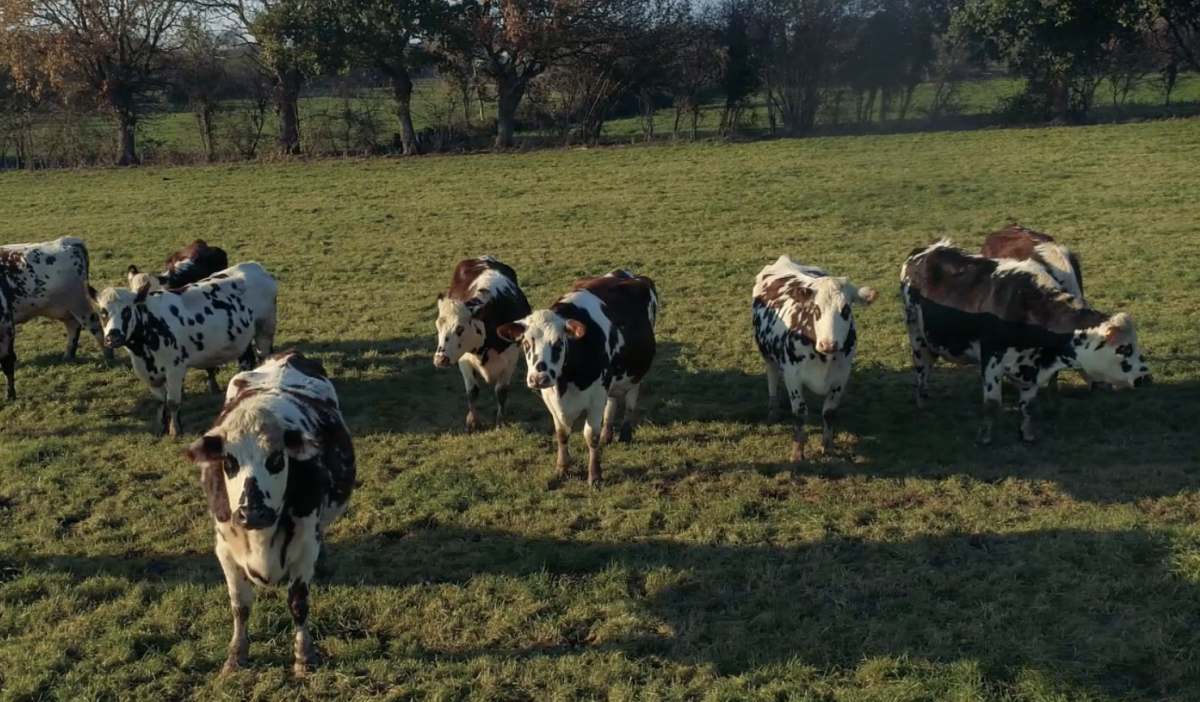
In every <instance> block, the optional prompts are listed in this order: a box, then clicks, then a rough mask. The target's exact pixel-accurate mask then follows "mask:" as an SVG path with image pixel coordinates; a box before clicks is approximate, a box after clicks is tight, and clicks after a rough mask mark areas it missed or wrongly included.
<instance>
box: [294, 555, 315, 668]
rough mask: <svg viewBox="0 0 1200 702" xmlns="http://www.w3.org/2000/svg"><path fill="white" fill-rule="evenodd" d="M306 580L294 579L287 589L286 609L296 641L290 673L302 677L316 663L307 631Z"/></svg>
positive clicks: (308, 579) (310, 636) (307, 582)
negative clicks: (290, 615)
mask: <svg viewBox="0 0 1200 702" xmlns="http://www.w3.org/2000/svg"><path fill="white" fill-rule="evenodd" d="M311 581H312V575H311V574H309V577H308V578H303V577H301V578H296V579H295V580H293V581H292V584H291V585H290V586H289V587H288V609H290V610H291V612H292V624H294V625H295V627H296V641H295V643H294V645H293V646H292V673H293V674H294V675H304V674H305V673H307V672H308V671H309V670H311V669H312V667H313V664H314V663H316V652H315V651H314V650H313V642H312V634H310V633H309V631H308V584H309V582H311Z"/></svg>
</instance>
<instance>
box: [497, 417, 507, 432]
mask: <svg viewBox="0 0 1200 702" xmlns="http://www.w3.org/2000/svg"><path fill="white" fill-rule="evenodd" d="M506 426H508V420H507V419H505V418H504V417H497V418H496V424H495V428H496V429H503V428H504V427H506Z"/></svg>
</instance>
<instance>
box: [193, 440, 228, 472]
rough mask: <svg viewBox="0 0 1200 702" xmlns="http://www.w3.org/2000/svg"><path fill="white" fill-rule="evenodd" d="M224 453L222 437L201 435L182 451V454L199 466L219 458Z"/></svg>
mask: <svg viewBox="0 0 1200 702" xmlns="http://www.w3.org/2000/svg"><path fill="white" fill-rule="evenodd" d="M224 453H225V440H224V439H222V438H221V437H219V436H202V437H200V438H199V439H196V440H195V441H194V442H193V443H192V445H191V446H189V447H188V449H187V450H186V451H184V452H183V456H184V458H187V459H188V460H189V461H191V462H192V463H194V464H196V465H198V466H199V465H204V464H205V463H209V462H211V461H216V460H219V459H220V458H221V456H222V454H224Z"/></svg>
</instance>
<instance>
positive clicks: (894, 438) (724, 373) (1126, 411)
mask: <svg viewBox="0 0 1200 702" xmlns="http://www.w3.org/2000/svg"><path fill="white" fill-rule="evenodd" d="M686 355H687V349H686V347H684V346H681V345H678V344H663V345H661V346H660V357H659V359H657V360H656V365H655V368H654V370H652V371H651V376H650V377H649V379H648V382H647V390H648V392H647V393H646V394H647V396H648V397H649V398H650V402H643V404H644V405H648V407H647V411H646V414H647V417H648V418H650V421H653V422H661V423H664V424H672V423H676V424H677V425H678V426H677V427H674V428H673V431H672V432H671V436H669V437H661V436H660V437H659V438H658V439H651V440H650V441H651V442H653V441H655V440H657V441H660V442H662V441H666V442H670V441H676V440H679V439H681V438H682V439H690V440H695V441H704V440H705V435H709V436H711V437H713V438H719V439H721V440H725V441H732V442H735V443H736V442H737V441H740V440H742V439H745V438H748V437H759V438H760V440H768V439H765V438H763V437H764V434H765V436H766V437H770V438H769V440H770V441H773V442H776V443H777V444H778V451H777V452H776V453H775V455H777V456H778V459H769V460H767V461H763V460H761V454H759V455H757V456H756V459H757V460H756V459H748V460H733V461H730V460H728V455H729V453H730V452H729V451H724V452H722V451H714V452H713V453H712V455H711V456H710V457H703V456H701V457H700V458H699V459H698V461H697V462H696V463H695V465H693V466H691V467H690V468H689V469H687V470H682V471H678V470H677V471H674V472H668V473H667V474H660V475H659V477H660V478H661V479H663V480H666V481H668V482H669V481H672V480H677V479H681V478H683V477H687V475H689V474H695V473H710V474H715V473H721V472H727V471H738V470H755V471H758V472H762V473H780V472H785V471H786V472H791V473H793V474H800V475H804V474H810V475H818V476H821V477H827V478H838V477H848V476H854V475H866V476H869V477H875V478H906V477H917V478H928V479H944V478H946V477H949V476H952V475H963V476H966V477H968V478H971V479H976V480H983V481H989V482H1000V481H1003V480H1005V479H1008V478H1015V479H1022V480H1030V481H1038V480H1046V481H1052V482H1055V483H1057V484H1059V485H1060V486H1061V487H1062V488H1063V489H1064V490H1066V491H1067V492H1069V493H1071V494H1072V495H1073V496H1075V497H1076V498H1078V499H1083V500H1089V501H1096V502H1131V501H1136V500H1138V499H1141V498H1147V497H1149V498H1154V497H1162V496H1168V495H1175V494H1178V493H1180V492H1182V491H1185V490H1190V489H1194V488H1195V487H1196V486H1197V485H1198V484H1200V434H1198V433H1197V432H1195V431H1194V429H1193V426H1192V425H1193V421H1192V417H1195V416H1200V382H1198V381H1196V380H1193V379H1190V378H1187V377H1185V375H1184V374H1182V373H1179V372H1175V373H1171V372H1170V370H1171V369H1170V368H1164V370H1165V371H1167V372H1165V373H1160V374H1159V376H1160V377H1159V379H1158V381H1157V383H1156V384H1155V385H1154V386H1152V387H1149V388H1144V389H1137V390H1129V391H1115V390H1111V389H1107V388H1103V389H1098V390H1096V391H1094V392H1088V391H1087V389H1086V388H1085V387H1083V385H1082V382H1081V381H1080V380H1079V376H1078V374H1077V373H1075V372H1074V371H1064V372H1063V373H1062V374H1060V385H1061V387H1060V391H1059V393H1058V395H1057V396H1055V395H1053V394H1051V393H1048V392H1047V391H1046V390H1045V389H1043V390H1042V391H1041V392H1040V393H1039V396H1038V400H1039V402H1038V407H1037V412H1036V424H1035V427H1036V429H1037V432H1038V442H1037V443H1036V444H1035V445H1034V446H1026V445H1023V444H1022V443H1021V442H1020V441H1019V439H1018V436H1017V427H1018V424H1019V415H1018V413H1017V411H1016V409H1015V406H1016V400H1017V391H1016V389H1015V388H1014V387H1012V386H1011V385H1007V384H1006V386H1005V390H1004V402H1005V406H1004V410H1005V411H1004V413H1003V414H1002V416H1001V417H1000V418H999V419H998V420H997V422H996V426H995V430H994V444H993V445H992V446H990V447H987V448H980V447H977V446H976V445H975V443H974V437H975V432H976V430H977V428H978V426H979V422H980V419H981V415H982V397H981V390H980V387H979V372H978V370H977V369H974V368H964V367H955V366H951V365H948V364H944V363H941V364H938V365H937V366H936V368H935V370H934V373H933V375H932V377H931V380H930V395H931V397H930V400H929V403H928V405H927V408H926V409H924V410H918V409H917V407H916V402H915V378H914V374H913V372H912V370H911V369H909V368H899V369H897V368H894V367H889V366H885V365H883V364H881V363H878V362H870V361H859V362H857V363H856V364H855V368H854V370H853V373H852V375H851V377H850V381H849V385H848V390H847V392H846V394H845V395H844V396H843V398H842V401H841V404H840V406H839V408H838V415H837V419H836V422H835V431H836V433H837V436H836V445H837V448H836V450H835V454H834V455H833V456H832V457H828V458H826V457H821V456H820V453H819V448H820V433H821V403H822V400H821V398H820V397H818V396H813V395H808V420H807V435H808V442H807V449H808V453H809V458H810V460H809V461H807V462H805V463H802V464H797V465H793V464H791V463H789V462H787V461H786V460H785V459H786V458H787V457H788V453H789V451H790V447H791V435H792V428H791V421H790V411H789V410H787V409H784V410H783V412H782V417H783V418H784V421H783V422H782V423H779V424H776V425H774V426H767V425H766V415H767V387H766V378H765V374H764V371H763V370H761V366H760V365H759V364H758V363H755V367H754V369H753V371H750V372H747V371H745V370H742V369H737V368H734V369H722V370H715V371H713V370H696V369H693V368H690V367H689V364H688V363H687V362H686V360H685V357H686ZM755 360H756V361H757V359H755ZM1163 365H1168V366H1169V365H1170V364H1163ZM1175 370H1176V371H1178V370H1179V369H1175ZM652 474H653V471H648V473H647V475H652Z"/></svg>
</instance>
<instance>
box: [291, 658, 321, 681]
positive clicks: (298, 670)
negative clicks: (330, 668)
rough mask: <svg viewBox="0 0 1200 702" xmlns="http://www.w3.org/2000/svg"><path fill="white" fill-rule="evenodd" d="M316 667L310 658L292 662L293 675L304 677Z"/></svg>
mask: <svg viewBox="0 0 1200 702" xmlns="http://www.w3.org/2000/svg"><path fill="white" fill-rule="evenodd" d="M315 667H316V666H315V665H314V664H313V662H312V661H310V660H298V661H296V662H295V663H293V664H292V675H294V676H296V677H297V678H302V677H304V676H305V675H308V674H309V673H311V672H312V671H313V669H314V668H315Z"/></svg>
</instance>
